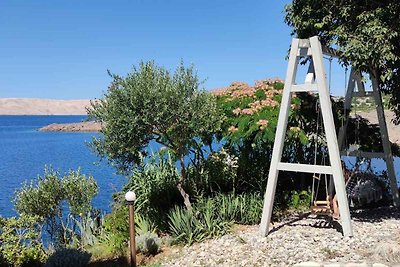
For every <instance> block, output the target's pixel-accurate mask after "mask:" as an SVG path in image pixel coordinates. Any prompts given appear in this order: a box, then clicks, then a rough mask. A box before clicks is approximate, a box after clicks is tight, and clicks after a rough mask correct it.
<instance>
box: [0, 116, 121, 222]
mask: <svg viewBox="0 0 400 267" xmlns="http://www.w3.org/2000/svg"><path fill="white" fill-rule="evenodd" d="M84 119H85V116H0V149H1V153H0V181H1V183H0V185H1V186H0V215H1V216H12V215H15V214H16V212H15V210H14V208H13V205H12V202H11V199H12V197H13V195H14V192H15V190H16V189H18V188H19V187H20V186H21V184H23V183H24V182H25V181H27V180H28V181H29V180H31V179H34V178H36V177H37V176H38V175H42V174H43V172H44V167H45V165H51V166H52V167H53V168H54V169H56V170H59V171H60V172H61V173H63V172H64V171H68V170H69V169H74V170H76V169H78V168H79V167H80V168H81V172H82V173H83V174H86V175H89V174H91V175H93V176H94V178H95V179H96V181H97V184H98V186H99V193H98V195H97V196H96V197H95V199H94V203H93V204H94V206H95V207H96V208H100V209H102V210H105V211H109V210H110V204H111V200H112V198H111V196H112V193H113V192H116V191H118V190H119V189H120V188H121V187H122V185H123V184H124V183H125V181H126V178H125V177H122V176H118V175H116V174H115V169H113V168H111V167H109V166H108V165H107V163H106V162H100V163H99V160H98V158H97V157H96V155H95V154H94V153H93V152H92V151H91V150H90V149H89V148H88V146H87V145H86V143H87V142H89V141H90V140H91V137H92V136H93V135H94V134H93V133H62V132H38V131H36V130H37V128H39V127H42V126H45V125H48V124H50V123H69V122H79V121H82V120H84Z"/></svg>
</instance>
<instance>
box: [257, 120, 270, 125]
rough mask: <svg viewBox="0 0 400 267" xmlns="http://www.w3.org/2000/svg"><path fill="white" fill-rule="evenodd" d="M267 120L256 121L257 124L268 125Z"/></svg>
mask: <svg viewBox="0 0 400 267" xmlns="http://www.w3.org/2000/svg"><path fill="white" fill-rule="evenodd" d="M268 123H269V121H268V120H259V121H258V122H257V124H258V125H260V126H268Z"/></svg>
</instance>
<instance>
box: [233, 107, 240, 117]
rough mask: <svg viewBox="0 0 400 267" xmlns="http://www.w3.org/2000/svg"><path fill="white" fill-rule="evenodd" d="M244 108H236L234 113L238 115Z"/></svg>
mask: <svg viewBox="0 0 400 267" xmlns="http://www.w3.org/2000/svg"><path fill="white" fill-rule="evenodd" d="M241 111H242V110H241V109H240V108H235V109H234V110H233V111H232V112H233V114H235V115H236V116H237V115H239V114H240V112H241Z"/></svg>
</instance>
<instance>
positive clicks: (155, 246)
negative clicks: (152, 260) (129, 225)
mask: <svg viewBox="0 0 400 267" xmlns="http://www.w3.org/2000/svg"><path fill="white" fill-rule="evenodd" d="M160 246H161V240H160V239H159V238H158V236H157V234H155V233H151V232H144V233H141V234H140V235H138V236H136V249H137V251H138V252H142V253H143V254H146V255H155V254H157V253H158V252H159V251H160Z"/></svg>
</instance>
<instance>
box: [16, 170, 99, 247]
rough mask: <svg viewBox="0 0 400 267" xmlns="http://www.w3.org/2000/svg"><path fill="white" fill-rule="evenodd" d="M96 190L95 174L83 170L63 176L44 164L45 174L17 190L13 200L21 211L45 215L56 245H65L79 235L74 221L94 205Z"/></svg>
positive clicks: (81, 218)
mask: <svg viewBox="0 0 400 267" xmlns="http://www.w3.org/2000/svg"><path fill="white" fill-rule="evenodd" d="M97 191H98V189H97V183H96V181H95V180H94V178H93V177H91V176H89V177H86V176H85V175H82V174H81V173H80V170H78V171H73V170H71V171H69V172H68V173H66V174H65V175H63V176H62V177H60V174H59V173H58V172H56V171H54V170H52V169H51V168H45V172H44V175H43V176H39V178H38V179H37V180H34V181H32V182H31V183H30V184H27V183H25V184H24V185H23V186H22V187H21V188H20V189H19V190H17V192H16V195H15V198H14V203H15V208H16V210H17V211H18V212H19V213H20V214H28V215H32V216H38V217H40V218H43V219H44V220H45V222H46V224H45V226H46V229H47V231H48V233H49V234H50V238H51V240H52V241H53V242H55V244H56V245H57V246H58V245H59V246H66V245H68V244H70V243H71V242H72V241H73V240H74V238H75V237H76V235H77V232H75V231H74V229H75V228H76V223H75V222H76V221H81V220H83V218H85V217H86V214H88V213H89V212H90V210H91V209H92V206H91V200H92V198H93V197H94V196H95V195H96V194H97ZM65 203H67V204H68V205H65ZM66 208H67V209H66ZM66 214H68V215H67V216H66Z"/></svg>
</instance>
